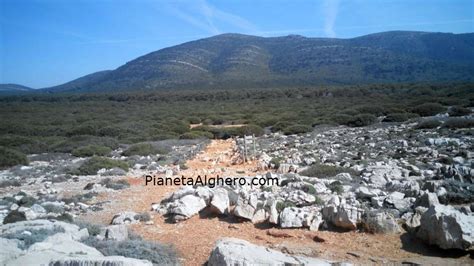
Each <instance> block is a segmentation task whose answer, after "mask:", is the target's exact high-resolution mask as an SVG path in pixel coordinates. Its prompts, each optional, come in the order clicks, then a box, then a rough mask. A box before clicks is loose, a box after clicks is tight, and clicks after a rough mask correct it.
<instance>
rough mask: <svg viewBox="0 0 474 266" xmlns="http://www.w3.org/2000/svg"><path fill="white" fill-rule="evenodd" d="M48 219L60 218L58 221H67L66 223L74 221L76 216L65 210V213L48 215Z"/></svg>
mask: <svg viewBox="0 0 474 266" xmlns="http://www.w3.org/2000/svg"><path fill="white" fill-rule="evenodd" d="M47 218H48V219H54V220H58V221H62V222H66V223H72V222H74V218H73V217H72V215H71V214H69V213H67V212H65V213H62V214H61V215H59V216H53V215H52V216H48V217H47Z"/></svg>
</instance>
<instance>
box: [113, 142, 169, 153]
mask: <svg viewBox="0 0 474 266" xmlns="http://www.w3.org/2000/svg"><path fill="white" fill-rule="evenodd" d="M166 153H168V151H167V150H165V149H160V148H157V147H155V146H153V145H152V144H150V143H139V144H134V145H132V146H130V147H129V148H128V149H126V150H125V151H124V152H122V155H124V156H132V155H141V156H146V155H151V154H153V155H154V154H166Z"/></svg>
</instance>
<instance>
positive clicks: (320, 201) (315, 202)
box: [313, 195, 324, 206]
mask: <svg viewBox="0 0 474 266" xmlns="http://www.w3.org/2000/svg"><path fill="white" fill-rule="evenodd" d="M313 204H314V205H319V206H322V205H324V201H323V200H322V199H321V198H320V197H318V196H316V195H314V202H313Z"/></svg>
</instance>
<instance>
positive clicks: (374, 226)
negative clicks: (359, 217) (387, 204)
mask: <svg viewBox="0 0 474 266" xmlns="http://www.w3.org/2000/svg"><path fill="white" fill-rule="evenodd" d="M362 223H363V225H364V228H365V230H366V231H367V232H370V233H381V234H396V233H400V232H401V230H400V226H398V224H397V221H396V220H395V218H394V217H393V215H392V214H390V213H387V212H368V213H366V214H365V215H364V218H363V221H362Z"/></svg>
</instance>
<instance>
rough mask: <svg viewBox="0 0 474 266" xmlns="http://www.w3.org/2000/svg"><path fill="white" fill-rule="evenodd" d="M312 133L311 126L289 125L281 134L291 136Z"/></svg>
mask: <svg viewBox="0 0 474 266" xmlns="http://www.w3.org/2000/svg"><path fill="white" fill-rule="evenodd" d="M311 131H313V128H312V127H311V126H307V125H291V126H289V127H286V128H284V129H283V134H285V135H292V134H301V133H307V132H311Z"/></svg>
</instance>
